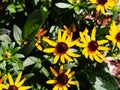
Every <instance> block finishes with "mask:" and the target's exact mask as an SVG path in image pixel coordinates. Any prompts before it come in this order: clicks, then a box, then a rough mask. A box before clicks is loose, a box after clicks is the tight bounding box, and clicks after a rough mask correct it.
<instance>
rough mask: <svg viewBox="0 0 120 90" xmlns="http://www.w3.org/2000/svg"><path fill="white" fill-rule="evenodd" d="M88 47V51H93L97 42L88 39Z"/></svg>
mask: <svg viewBox="0 0 120 90" xmlns="http://www.w3.org/2000/svg"><path fill="white" fill-rule="evenodd" d="M88 48H89V50H90V51H92V52H94V51H96V50H97V49H98V43H97V42H96V41H93V40H92V41H90V42H89V44H88Z"/></svg>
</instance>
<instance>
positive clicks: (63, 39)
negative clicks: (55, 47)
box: [62, 30, 67, 42]
mask: <svg viewBox="0 0 120 90" xmlns="http://www.w3.org/2000/svg"><path fill="white" fill-rule="evenodd" d="M66 36H67V31H66V30H65V31H64V32H63V35H62V41H63V42H64V41H65V40H66Z"/></svg>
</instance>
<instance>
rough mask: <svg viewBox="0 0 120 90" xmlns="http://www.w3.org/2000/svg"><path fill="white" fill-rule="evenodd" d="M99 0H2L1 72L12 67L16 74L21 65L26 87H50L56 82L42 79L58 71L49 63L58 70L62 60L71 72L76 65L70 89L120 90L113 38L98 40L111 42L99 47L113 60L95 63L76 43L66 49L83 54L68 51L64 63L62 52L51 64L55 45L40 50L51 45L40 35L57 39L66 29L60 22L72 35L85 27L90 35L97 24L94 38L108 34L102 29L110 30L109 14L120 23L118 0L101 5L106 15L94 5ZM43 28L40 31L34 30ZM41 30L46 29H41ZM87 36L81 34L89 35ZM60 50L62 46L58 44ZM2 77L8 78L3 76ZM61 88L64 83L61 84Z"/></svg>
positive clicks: (119, 56)
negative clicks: (75, 83) (76, 82)
mask: <svg viewBox="0 0 120 90" xmlns="http://www.w3.org/2000/svg"><path fill="white" fill-rule="evenodd" d="M96 1H97V0H96ZM106 1H109V0H106ZM119 2H120V1H119ZM99 3H102V2H98V3H97V4H93V3H91V2H90V0H2V1H0V77H2V76H7V74H8V73H11V75H12V76H13V78H14V79H16V77H15V76H16V75H18V74H19V73H20V72H21V71H22V72H23V77H22V78H24V77H25V78H26V81H25V83H24V85H23V86H25V85H26V86H32V88H31V89H30V90H52V88H53V87H54V86H55V85H56V84H54V85H50V84H47V83H46V81H47V80H51V79H52V80H55V79H57V80H58V77H57V75H53V71H52V72H51V70H50V67H53V68H54V69H55V70H56V72H57V73H58V74H59V71H60V70H59V68H60V66H61V65H63V66H64V71H66V70H67V69H69V68H70V69H71V71H70V72H72V71H75V74H74V75H73V76H72V77H71V78H70V79H71V80H73V81H78V84H77V85H70V87H67V88H68V90H119V89H120V86H119V80H120V76H119V75H120V72H119V71H120V68H119V67H120V65H119V63H120V62H119V60H120V49H119V48H118V47H117V46H116V44H114V45H113V43H111V41H109V42H107V44H104V45H101V46H106V47H109V48H110V50H106V51H102V50H100V53H101V54H102V55H105V56H106V57H109V56H110V57H113V58H112V59H114V60H113V61H112V62H110V63H108V62H107V61H103V63H98V62H97V61H92V60H91V58H89V57H88V58H86V57H85V56H84V55H83V49H82V48H79V47H77V45H75V46H73V48H70V49H69V51H70V52H73V53H74V52H76V53H77V54H80V55H81V56H80V57H72V56H70V57H71V58H72V59H73V61H72V62H69V61H67V60H66V62H65V63H61V62H60V59H61V58H62V57H61V58H60V59H59V60H58V63H56V64H54V62H53V61H54V57H55V56H56V52H57V51H56V52H55V50H54V52H53V53H48V54H47V53H45V52H43V51H44V49H46V48H48V47H49V48H53V47H52V45H49V44H51V42H50V41H49V43H46V42H45V41H44V40H43V38H48V39H50V40H52V41H54V42H57V39H58V31H59V30H62V33H63V32H64V29H66V28H65V26H64V25H66V26H67V27H68V29H67V30H68V32H67V34H68V35H70V34H72V40H71V41H74V40H76V41H77V39H79V40H81V39H82V38H80V37H81V36H80V32H83V31H84V30H85V29H86V28H87V29H88V31H89V32H88V34H89V35H91V32H92V29H93V27H96V40H102V39H104V40H106V35H108V34H109V33H111V32H110V31H109V30H110V27H111V26H110V25H111V24H112V21H113V20H114V21H115V23H116V27H117V28H118V27H120V26H119V25H118V24H119V22H120V4H117V6H114V7H113V8H111V9H110V10H109V9H105V12H106V13H107V14H106V15H104V14H102V13H101V12H98V11H97V10H96V8H97V6H98V4H99ZM74 24H75V27H76V28H75V27H74ZM42 29H43V31H42V33H40V34H39V35H38V32H39V31H40V30H42ZM75 29H76V31H75ZM44 30H46V32H45V33H44ZM68 35H67V36H68ZM118 36H119V35H118ZM86 37H87V36H85V39H87V38H86ZM88 37H89V36H88ZM118 38H120V36H119V37H118ZM115 39H116V38H115ZM118 41H119V40H118ZM38 42H39V43H38ZM79 42H80V41H79ZM36 43H37V45H38V46H39V45H40V46H41V47H42V50H41V51H40V50H38V49H37V46H36ZM76 43H77V42H76ZM52 44H53V43H52ZM53 46H55V45H53ZM55 48H56V46H55ZM68 48H69V47H68ZM60 50H63V49H61V48H60ZM49 52H52V51H49ZM57 53H58V52H57ZM62 54H63V53H62ZM62 54H61V55H62ZM97 54H98V53H97ZM106 63H107V64H106ZM111 63H112V65H113V66H114V69H112V72H111V68H109V65H111ZM112 68H113V67H112ZM116 68H117V69H116ZM67 72H69V70H68V71H67ZM54 73H55V72H54ZM65 79H66V78H65ZM2 83H4V84H6V79H5V80H4V81H3V82H2ZM57 83H58V81H57ZM18 90H19V89H18ZM59 90H66V89H61V88H60V89H59Z"/></svg>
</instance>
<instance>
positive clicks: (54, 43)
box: [43, 37, 57, 47]
mask: <svg viewBox="0 0 120 90" xmlns="http://www.w3.org/2000/svg"><path fill="white" fill-rule="evenodd" d="M43 41H45V42H47V43H48V44H49V45H51V46H53V47H55V46H56V45H57V44H56V42H54V41H51V40H49V39H48V38H46V37H44V38H43Z"/></svg>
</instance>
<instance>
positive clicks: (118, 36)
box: [115, 32, 120, 42]
mask: <svg viewBox="0 0 120 90" xmlns="http://www.w3.org/2000/svg"><path fill="white" fill-rule="evenodd" d="M115 39H116V40H117V41H118V42H120V32H119V33H118V34H117V35H116V37H115Z"/></svg>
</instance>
